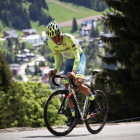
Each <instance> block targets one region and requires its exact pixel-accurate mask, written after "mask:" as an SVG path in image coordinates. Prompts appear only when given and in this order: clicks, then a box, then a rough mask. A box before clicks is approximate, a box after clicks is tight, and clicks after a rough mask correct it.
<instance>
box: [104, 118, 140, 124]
mask: <svg viewBox="0 0 140 140" xmlns="http://www.w3.org/2000/svg"><path fill="white" fill-rule="evenodd" d="M133 120H140V117H136V118H129V119H122V120H115V121H108V122H106V123H118V122H130V121H133Z"/></svg>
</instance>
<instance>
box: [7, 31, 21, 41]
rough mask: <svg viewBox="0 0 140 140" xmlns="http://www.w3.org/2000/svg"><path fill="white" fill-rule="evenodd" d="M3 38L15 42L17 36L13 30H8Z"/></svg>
mask: <svg viewBox="0 0 140 140" xmlns="http://www.w3.org/2000/svg"><path fill="white" fill-rule="evenodd" d="M4 38H5V39H6V40H8V39H9V38H10V39H12V40H14V41H16V40H18V39H19V34H17V33H16V31H15V30H8V31H5V32H4Z"/></svg>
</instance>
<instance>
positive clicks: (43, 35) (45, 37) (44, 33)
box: [41, 31, 49, 41]
mask: <svg viewBox="0 0 140 140" xmlns="http://www.w3.org/2000/svg"><path fill="white" fill-rule="evenodd" d="M41 36H42V40H43V41H47V40H48V39H49V38H48V37H47V36H46V31H42V35H41Z"/></svg>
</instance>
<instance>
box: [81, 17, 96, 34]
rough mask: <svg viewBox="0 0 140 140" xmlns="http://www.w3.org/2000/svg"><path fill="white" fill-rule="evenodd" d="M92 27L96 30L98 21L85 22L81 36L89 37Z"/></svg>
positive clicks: (82, 25)
mask: <svg viewBox="0 0 140 140" xmlns="http://www.w3.org/2000/svg"><path fill="white" fill-rule="evenodd" d="M92 26H94V28H96V21H95V20H91V19H88V20H84V21H83V22H82V23H81V29H80V32H79V34H80V36H88V35H89V32H90V31H91V28H92Z"/></svg>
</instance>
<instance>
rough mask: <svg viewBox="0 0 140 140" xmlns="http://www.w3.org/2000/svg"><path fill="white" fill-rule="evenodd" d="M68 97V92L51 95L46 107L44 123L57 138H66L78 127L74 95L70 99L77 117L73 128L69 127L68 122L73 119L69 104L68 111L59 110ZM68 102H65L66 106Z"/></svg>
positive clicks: (61, 91) (62, 91) (63, 91)
mask: <svg viewBox="0 0 140 140" xmlns="http://www.w3.org/2000/svg"><path fill="white" fill-rule="evenodd" d="M66 96H67V91H66V90H59V91H56V92H54V93H53V94H51V95H50V97H49V98H48V100H47V101H46V103H45V106H44V121H45V124H46V127H47V128H48V130H49V131H50V132H51V133H52V134H54V135H56V136H65V135H67V134H68V133H70V132H71V131H72V130H73V128H74V127H75V125H76V122H77V116H78V110H77V107H76V102H75V100H74V97H73V95H72V96H71V97H70V98H71V100H72V102H73V104H74V106H75V117H76V121H75V122H74V124H72V125H71V126H67V122H68V120H69V119H70V117H71V112H70V108H69V105H68V103H67V106H66V111H65V112H62V110H63V107H64V106H63V107H62V109H61V114H60V113H58V112H59V108H60V106H61V104H62V101H63V99H64V98H65V97H66ZM65 102H66V100H65V101H64V102H63V105H64V104H65Z"/></svg>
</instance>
